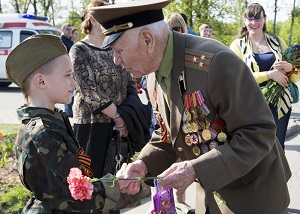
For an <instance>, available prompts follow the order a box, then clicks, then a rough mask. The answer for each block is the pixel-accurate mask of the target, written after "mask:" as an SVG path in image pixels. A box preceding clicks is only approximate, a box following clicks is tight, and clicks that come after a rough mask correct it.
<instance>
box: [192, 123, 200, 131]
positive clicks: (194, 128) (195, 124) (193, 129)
mask: <svg viewBox="0 0 300 214" xmlns="http://www.w3.org/2000/svg"><path fill="white" fill-rule="evenodd" d="M191 130H192V132H197V131H198V125H197V123H195V122H192V123H191Z"/></svg>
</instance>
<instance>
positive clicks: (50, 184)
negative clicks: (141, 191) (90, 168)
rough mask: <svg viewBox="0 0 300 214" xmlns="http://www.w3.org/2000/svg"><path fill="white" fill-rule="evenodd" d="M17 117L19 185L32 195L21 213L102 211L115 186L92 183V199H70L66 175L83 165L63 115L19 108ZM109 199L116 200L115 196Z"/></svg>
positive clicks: (45, 110) (46, 110) (49, 111)
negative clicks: (19, 123) (19, 122)
mask: <svg viewBox="0 0 300 214" xmlns="http://www.w3.org/2000/svg"><path fill="white" fill-rule="evenodd" d="M18 116H19V118H20V120H22V125H21V130H20V132H19V134H18V136H17V139H16V144H15V153H16V160H17V169H18V172H19V175H20V179H21V181H22V183H23V184H24V185H25V187H26V188H27V189H29V190H30V191H31V192H32V193H33V198H31V199H30V200H29V201H28V203H27V204H26V206H25V207H24V209H23V213H71V212H72V211H76V212H79V211H89V210H97V209H102V208H103V206H104V201H105V199H106V197H110V196H112V195H115V196H117V195H118V194H115V193H112V191H116V190H117V189H116V188H118V187H116V188H111V187H110V186H109V185H110V184H108V183H106V184H102V183H101V182H94V183H93V185H94V192H93V195H92V199H91V200H83V201H80V200H74V199H73V198H72V197H71V194H70V191H69V188H68V183H67V176H68V175H69V173H70V169H71V168H72V167H78V168H80V169H83V165H82V164H81V162H80V161H79V159H80V158H79V159H78V151H79V146H78V143H77V142H76V140H75V138H74V135H73V131H72V127H71V125H70V122H69V119H68V118H67V116H66V114H65V113H63V112H62V111H60V112H58V109H56V110H55V111H51V110H49V109H45V108H37V107H22V108H20V109H19V110H18ZM83 155H84V154H83ZM106 185H107V186H106ZM111 193H112V194H111ZM111 199H118V196H117V198H114V197H111ZM115 201H116V200H115ZM82 213H85V212H82Z"/></svg>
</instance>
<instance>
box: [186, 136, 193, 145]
mask: <svg viewBox="0 0 300 214" xmlns="http://www.w3.org/2000/svg"><path fill="white" fill-rule="evenodd" d="M184 140H185V143H186V145H188V146H191V145H192V142H191V136H190V135H189V134H187V135H186V136H185V138H184Z"/></svg>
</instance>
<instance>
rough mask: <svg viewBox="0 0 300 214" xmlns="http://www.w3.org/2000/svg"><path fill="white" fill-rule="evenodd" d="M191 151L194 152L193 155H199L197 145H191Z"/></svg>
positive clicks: (199, 151)
mask: <svg viewBox="0 0 300 214" xmlns="http://www.w3.org/2000/svg"><path fill="white" fill-rule="evenodd" d="M193 153H194V155H196V156H199V155H200V153H201V150H200V149H199V147H198V146H196V145H195V146H194V147H193Z"/></svg>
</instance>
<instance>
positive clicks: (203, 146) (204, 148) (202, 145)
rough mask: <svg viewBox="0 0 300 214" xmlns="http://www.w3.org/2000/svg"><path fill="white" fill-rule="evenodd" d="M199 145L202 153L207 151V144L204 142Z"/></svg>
mask: <svg viewBox="0 0 300 214" xmlns="http://www.w3.org/2000/svg"><path fill="white" fill-rule="evenodd" d="M200 147H201V151H202V152H203V153H206V152H208V151H209V149H208V146H206V145H205V144H201V146H200Z"/></svg>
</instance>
